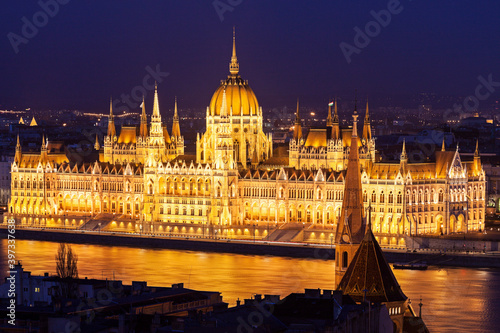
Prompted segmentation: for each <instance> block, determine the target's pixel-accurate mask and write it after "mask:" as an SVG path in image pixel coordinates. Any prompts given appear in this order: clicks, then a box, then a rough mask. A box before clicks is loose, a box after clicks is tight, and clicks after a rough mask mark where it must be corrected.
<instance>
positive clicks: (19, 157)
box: [14, 134, 23, 165]
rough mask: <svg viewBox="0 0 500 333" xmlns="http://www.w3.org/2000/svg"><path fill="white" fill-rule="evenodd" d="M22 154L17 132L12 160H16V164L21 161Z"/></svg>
mask: <svg viewBox="0 0 500 333" xmlns="http://www.w3.org/2000/svg"><path fill="white" fill-rule="evenodd" d="M22 155H23V149H22V147H21V142H20V141H19V134H17V144H16V155H15V156H14V162H16V163H17V165H19V163H21V158H22Z"/></svg>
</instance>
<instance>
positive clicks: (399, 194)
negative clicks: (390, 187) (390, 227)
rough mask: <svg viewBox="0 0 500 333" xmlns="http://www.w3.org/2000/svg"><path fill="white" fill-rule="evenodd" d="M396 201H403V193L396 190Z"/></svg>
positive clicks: (400, 202) (399, 202)
mask: <svg viewBox="0 0 500 333" xmlns="http://www.w3.org/2000/svg"><path fill="white" fill-rule="evenodd" d="M397 203H398V204H402V203H403V194H402V193H401V191H399V192H398V197H397Z"/></svg>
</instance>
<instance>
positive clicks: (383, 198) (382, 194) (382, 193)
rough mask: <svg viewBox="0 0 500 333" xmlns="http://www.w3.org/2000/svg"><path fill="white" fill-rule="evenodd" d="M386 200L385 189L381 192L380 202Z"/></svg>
mask: <svg viewBox="0 0 500 333" xmlns="http://www.w3.org/2000/svg"><path fill="white" fill-rule="evenodd" d="M384 202H385V194H384V191H382V192H380V203H384Z"/></svg>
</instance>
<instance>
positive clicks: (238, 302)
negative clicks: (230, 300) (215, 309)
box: [236, 298, 241, 306]
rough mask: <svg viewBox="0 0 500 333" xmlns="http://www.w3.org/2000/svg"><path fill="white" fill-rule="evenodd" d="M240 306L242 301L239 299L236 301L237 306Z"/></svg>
mask: <svg viewBox="0 0 500 333" xmlns="http://www.w3.org/2000/svg"><path fill="white" fill-rule="evenodd" d="M240 305H241V301H240V299H239V298H238V299H237V300H236V306H240Z"/></svg>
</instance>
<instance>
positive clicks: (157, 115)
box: [153, 82, 161, 121]
mask: <svg viewBox="0 0 500 333" xmlns="http://www.w3.org/2000/svg"><path fill="white" fill-rule="evenodd" d="M153 117H154V118H155V121H158V119H160V121H161V116H160V103H159V102H158V84H157V83H156V82H155V97H154V103H153Z"/></svg>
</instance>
